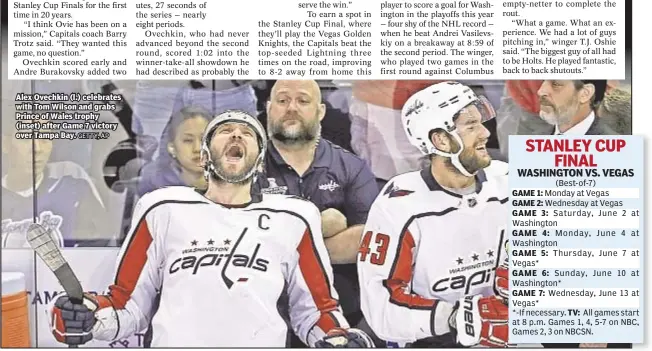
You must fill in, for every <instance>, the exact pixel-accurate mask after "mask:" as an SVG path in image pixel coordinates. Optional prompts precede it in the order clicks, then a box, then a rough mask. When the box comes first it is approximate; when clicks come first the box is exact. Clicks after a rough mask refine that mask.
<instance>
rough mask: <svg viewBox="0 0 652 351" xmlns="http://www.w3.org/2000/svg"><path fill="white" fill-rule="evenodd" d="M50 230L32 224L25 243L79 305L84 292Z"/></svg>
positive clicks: (72, 300)
mask: <svg viewBox="0 0 652 351" xmlns="http://www.w3.org/2000/svg"><path fill="white" fill-rule="evenodd" d="M51 234H52V233H51V230H50V229H46V228H44V227H43V226H42V225H40V224H37V223H32V224H30V225H29V227H28V228H27V234H26V237H27V242H28V243H29V246H31V247H32V249H33V250H34V251H35V252H36V254H37V255H38V257H40V258H41V260H42V261H43V263H45V265H46V266H48V268H50V270H51V271H52V273H54V276H55V277H57V280H59V283H61V286H62V287H63V290H64V291H65V292H66V294H67V295H68V297H69V298H70V300H71V302H73V303H75V304H81V303H82V301H83V299H84V290H83V289H82V286H81V283H80V282H79V279H77V276H75V272H73V271H72V268H71V267H70V265H69V264H68V261H66V259H65V258H64V257H63V255H62V254H61V251H60V250H59V247H58V246H57V245H56V244H55V243H54V240H52V235H51ZM68 347H69V348H76V347H77V345H68Z"/></svg>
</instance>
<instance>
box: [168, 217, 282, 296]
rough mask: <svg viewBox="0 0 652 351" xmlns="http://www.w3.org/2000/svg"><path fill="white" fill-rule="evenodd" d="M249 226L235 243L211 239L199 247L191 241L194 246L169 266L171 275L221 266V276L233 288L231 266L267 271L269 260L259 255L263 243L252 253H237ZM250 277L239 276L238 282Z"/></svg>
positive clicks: (258, 244)
mask: <svg viewBox="0 0 652 351" xmlns="http://www.w3.org/2000/svg"><path fill="white" fill-rule="evenodd" d="M248 229H249V228H245V229H244V230H243V231H242V233H241V234H240V236H239V237H238V239H237V240H236V241H235V243H232V242H231V240H229V239H226V240H223V241H222V242H221V243H219V242H218V243H217V244H216V242H215V241H214V240H213V239H210V240H208V241H207V242H206V245H205V246H201V247H198V245H199V242H198V241H197V240H193V241H191V242H190V245H191V247H192V248H190V249H186V250H183V251H182V252H183V254H189V255H185V256H183V257H180V258H178V259H176V260H175V261H173V262H172V264H171V265H170V268H169V273H170V275H173V274H177V273H178V272H181V271H189V272H190V274H192V275H196V274H197V273H198V272H199V270H201V269H205V268H207V267H221V271H220V277H221V279H222V281H224V284H225V285H226V287H227V288H229V289H230V288H231V287H232V286H233V284H234V280H233V279H232V278H231V277H229V275H228V274H227V269H228V268H229V267H230V266H233V267H242V268H246V269H253V270H257V271H260V272H267V266H268V265H269V260H267V259H265V258H262V257H259V250H260V248H261V244H260V243H257V244H256V246H255V248H254V249H253V251H252V252H251V253H240V252H238V253H236V250H238V246H239V245H240V243H241V242H242V239H243V238H244V237H245V235H246V234H247V231H248ZM247 280H249V278H246V277H239V278H236V279H235V281H236V282H246V281H247Z"/></svg>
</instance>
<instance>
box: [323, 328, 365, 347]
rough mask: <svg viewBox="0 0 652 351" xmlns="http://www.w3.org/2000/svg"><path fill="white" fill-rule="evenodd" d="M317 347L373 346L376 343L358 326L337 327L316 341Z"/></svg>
mask: <svg viewBox="0 0 652 351" xmlns="http://www.w3.org/2000/svg"><path fill="white" fill-rule="evenodd" d="M315 347H317V348H347V349H349V348H355V349H359V348H373V347H374V343H373V341H372V340H371V338H370V337H369V335H367V333H365V332H363V331H362V330H360V329H356V328H349V329H343V328H336V329H333V330H331V331H329V332H328V334H327V335H326V336H325V337H324V338H323V339H321V340H319V341H317V342H316V343H315Z"/></svg>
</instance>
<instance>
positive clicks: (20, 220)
mask: <svg viewBox="0 0 652 351" xmlns="http://www.w3.org/2000/svg"><path fill="white" fill-rule="evenodd" d="M45 122H47V121H45V120H41V121H40V123H45ZM14 123H16V120H15V119H14V118H12V116H8V115H5V116H3V123H2V124H3V128H2V134H3V135H2V156H3V157H2V166H3V167H2V168H3V173H2V201H3V203H4V204H5V205H4V206H2V245H3V247H13V248H16V247H27V246H26V245H27V244H26V242H25V234H26V230H27V227H28V226H29V224H30V223H34V222H36V223H39V224H41V225H43V226H44V227H46V228H49V229H51V230H52V233H53V235H54V236H55V237H56V238H57V239H58V241H59V244H60V245H61V246H64V247H74V246H107V245H109V244H110V243H111V242H112V240H113V235H111V233H104V232H103V230H104V229H105V228H106V227H107V226H106V225H105V224H104V221H105V218H104V213H105V208H104V205H103V203H102V200H101V199H100V197H99V194H98V192H97V190H96V188H95V185H94V184H93V183H92V181H91V180H90V178H89V177H88V175H87V173H86V172H85V171H84V169H83V168H82V167H81V166H79V165H78V164H76V163H74V162H71V161H60V162H50V156H51V155H52V151H53V142H52V140H47V139H36V140H32V139H17V138H16V137H15V134H16V132H18V130H17V129H16V127H15V125H14ZM26 131H27V130H21V132H26ZM42 132H48V131H47V130H42ZM32 143H33V144H32ZM32 145H34V146H32Z"/></svg>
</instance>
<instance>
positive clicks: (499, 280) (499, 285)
mask: <svg viewBox="0 0 652 351" xmlns="http://www.w3.org/2000/svg"><path fill="white" fill-rule="evenodd" d="M494 290H495V291H496V294H497V295H498V296H500V297H501V298H502V299H503V302H504V303H505V304H506V303H507V301H508V300H509V267H508V266H507V264H502V265H500V266H498V267H496V279H494Z"/></svg>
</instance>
